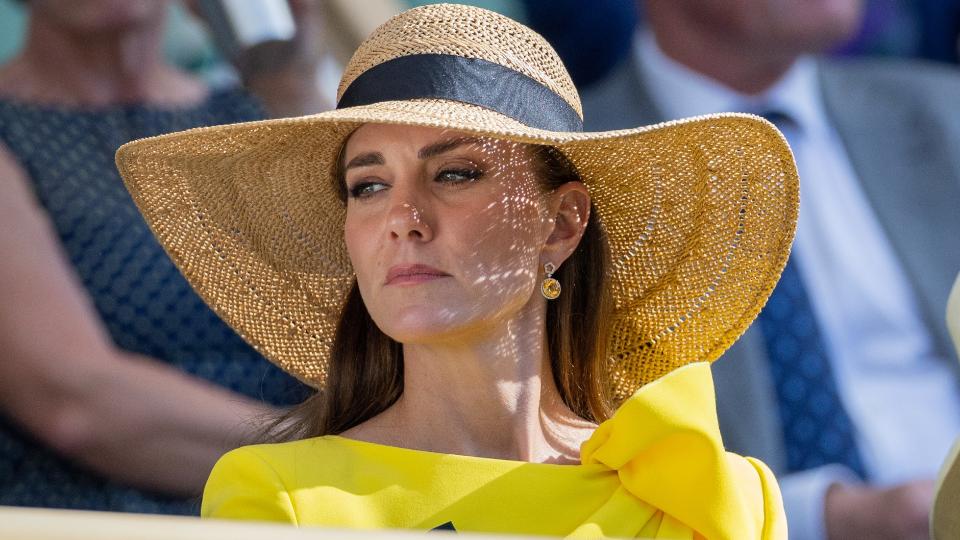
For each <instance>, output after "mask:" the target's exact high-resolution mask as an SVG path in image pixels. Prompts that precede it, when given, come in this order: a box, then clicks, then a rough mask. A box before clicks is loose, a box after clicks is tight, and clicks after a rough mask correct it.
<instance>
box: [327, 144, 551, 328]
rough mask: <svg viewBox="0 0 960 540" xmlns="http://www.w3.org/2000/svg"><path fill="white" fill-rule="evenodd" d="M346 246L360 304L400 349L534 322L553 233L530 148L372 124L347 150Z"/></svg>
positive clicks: (345, 186) (345, 176) (539, 302)
mask: <svg viewBox="0 0 960 540" xmlns="http://www.w3.org/2000/svg"><path fill="white" fill-rule="evenodd" d="M343 160H344V163H345V174H344V184H345V185H344V188H345V191H346V193H347V215H346V225H345V238H346V243H347V248H348V252H349V254H350V258H351V261H352V263H353V266H354V269H355V271H356V274H357V282H358V285H359V288H360V292H361V296H362V297H363V300H364V303H365V305H366V306H367V309H368V310H369V312H370V315H371V317H372V318H373V320H374V321H375V322H376V323H377V325H378V326H379V327H380V328H381V329H382V330H383V331H384V332H385V333H386V334H387V335H389V336H390V337H392V338H393V339H395V340H397V341H399V342H401V343H424V342H429V341H432V340H445V339H449V337H450V336H453V335H456V336H459V338H463V337H464V336H468V335H471V334H475V333H483V332H489V331H490V329H491V328H492V327H493V326H501V327H502V326H503V325H505V324H507V323H508V322H509V321H510V320H511V319H514V318H516V317H519V316H521V314H523V315H525V316H531V315H532V313H529V308H527V305H528V304H529V303H530V302H531V299H533V301H534V302H537V303H538V305H541V307H540V309H541V310H542V309H543V308H542V304H541V301H542V299H536V298H535V297H534V295H533V293H534V292H535V291H536V290H537V288H536V284H537V279H538V275H539V274H540V273H541V272H540V271H539V268H540V267H541V266H542V262H541V260H540V259H541V251H542V249H543V245H544V242H545V240H546V236H547V233H548V226H549V224H550V218H549V210H548V208H547V204H546V201H547V197H546V191H545V189H544V188H543V187H542V182H541V181H540V179H539V178H538V176H537V167H536V166H535V163H534V161H533V157H532V153H531V151H530V149H529V147H528V146H527V145H524V144H520V143H513V142H505V141H500V140H496V139H490V138H483V137H475V136H472V135H470V134H466V133H461V132H455V131H449V130H439V129H432V128H418V127H404V126H383V125H367V126H363V127H362V128H360V129H358V130H357V131H356V132H355V133H354V135H353V136H352V137H351V139H350V141H348V143H347V146H346V149H345V152H344V156H343Z"/></svg>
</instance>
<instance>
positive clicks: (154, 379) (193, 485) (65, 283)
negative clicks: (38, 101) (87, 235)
mask: <svg viewBox="0 0 960 540" xmlns="http://www.w3.org/2000/svg"><path fill="white" fill-rule="evenodd" d="M24 175H25V173H24V172H23V170H22V169H21V168H20V166H19V165H18V164H17V163H16V162H15V160H14V159H13V158H12V157H11V156H10V155H9V153H7V152H6V151H5V149H4V148H2V147H0V260H2V263H0V409H2V411H3V413H4V414H5V415H6V416H8V417H9V418H11V419H12V420H14V421H15V422H17V423H18V424H19V425H21V426H23V427H24V428H25V429H26V430H28V431H29V432H30V433H32V434H34V435H35V436H36V437H38V438H39V439H40V440H41V441H42V442H44V443H45V444H47V445H49V446H51V447H53V448H54V449H56V450H57V451H59V452H60V453H61V454H62V455H64V456H66V457H68V458H70V459H73V460H76V461H77V462H79V463H81V464H83V465H86V466H87V467H89V468H91V469H93V470H95V471H97V472H99V473H101V474H103V475H105V476H107V477H109V478H111V479H113V480H116V481H119V482H123V483H126V484H129V485H133V486H137V487H140V488H145V489H150V490H155V491H160V492H164V493H168V494H174V495H195V494H198V493H200V491H201V489H202V487H203V484H204V481H205V480H206V478H207V475H208V473H209V471H210V469H211V468H212V466H213V464H214V462H215V461H216V460H217V458H218V457H219V456H220V455H221V454H223V453H224V452H225V451H227V450H229V449H231V448H234V447H236V446H237V445H239V444H241V443H243V442H245V440H247V439H248V438H249V436H250V435H251V434H252V433H254V432H255V431H256V429H257V426H256V425H255V423H254V420H255V419H256V417H257V416H258V415H261V414H262V413H265V412H267V410H268V409H266V408H265V407H263V406H262V405H260V404H258V403H257V402H255V401H253V400H250V399H248V398H246V397H244V396H240V395H238V394H234V393H232V392H229V391H226V390H223V389H221V388H218V387H216V386H214V385H212V384H210V383H208V382H205V381H202V380H200V379H196V378H193V377H191V376H188V375H187V374H185V373H182V372H180V371H178V370H177V369H175V368H173V367H171V366H169V365H166V364H161V363H159V362H157V361H154V360H151V359H149V358H145V357H142V356H139V355H135V354H130V353H127V352H124V351H121V350H119V349H118V348H117V347H116V346H114V344H113V343H112V342H111V339H110V337H109V336H108V334H107V332H106V330H105V328H104V327H103V325H102V323H101V322H100V320H99V317H98V316H97V314H96V312H95V311H94V309H93V307H92V305H91V302H90V299H89V298H88V297H87V296H86V294H85V291H84V290H83V289H82V287H81V285H80V284H79V280H78V278H77V277H76V275H75V274H74V273H73V271H72V268H70V266H69V264H68V262H67V261H66V258H65V256H64V255H63V253H62V251H61V247H60V245H59V242H58V240H57V239H56V236H55V234H54V232H53V230H52V226H51V224H50V223H49V220H48V218H47V216H46V214H45V213H44V211H43V210H42V209H41V208H40V207H39V205H38V204H37V203H36V201H35V199H34V197H33V194H32V193H31V191H30V189H29V187H28V184H27V179H26V177H25V176H24Z"/></svg>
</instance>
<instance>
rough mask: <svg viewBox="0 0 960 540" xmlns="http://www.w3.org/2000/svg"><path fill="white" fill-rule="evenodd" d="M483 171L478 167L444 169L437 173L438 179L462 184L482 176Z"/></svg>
mask: <svg viewBox="0 0 960 540" xmlns="http://www.w3.org/2000/svg"><path fill="white" fill-rule="evenodd" d="M481 174H483V173H482V171H479V170H477V169H443V170H441V171H440V172H438V173H437V181H438V182H443V183H449V184H462V183H465V182H470V181H472V180H476V179H477V178H480V175H481Z"/></svg>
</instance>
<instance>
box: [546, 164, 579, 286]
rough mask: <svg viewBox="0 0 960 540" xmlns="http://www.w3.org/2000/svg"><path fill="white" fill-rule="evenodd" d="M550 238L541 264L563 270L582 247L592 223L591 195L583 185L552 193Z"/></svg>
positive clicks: (566, 187) (559, 189) (572, 184)
mask: <svg viewBox="0 0 960 540" xmlns="http://www.w3.org/2000/svg"><path fill="white" fill-rule="evenodd" d="M548 207H549V211H550V216H549V217H550V218H552V219H550V220H549V221H548V236H547V240H546V243H545V244H544V246H543V250H542V252H541V253H540V258H541V259H542V260H541V261H540V262H541V264H543V263H547V262H550V263H553V264H554V265H555V266H557V267H559V266H560V264H561V263H563V262H564V261H566V260H567V257H569V256H570V254H572V253H573V251H574V250H575V249H577V246H578V245H579V244H580V238H582V237H583V232H584V231H585V230H586V229H587V223H589V222H590V193H589V192H588V191H587V187H586V186H584V185H583V184H582V183H580V182H567V183H566V184H563V185H562V186H560V187H558V188H557V189H556V190H554V191H553V193H551V194H550V200H549V204H548Z"/></svg>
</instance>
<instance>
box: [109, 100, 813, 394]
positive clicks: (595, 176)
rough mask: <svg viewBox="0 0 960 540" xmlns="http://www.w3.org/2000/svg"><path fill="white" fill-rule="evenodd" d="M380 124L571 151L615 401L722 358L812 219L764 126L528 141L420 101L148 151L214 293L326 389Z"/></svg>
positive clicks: (149, 209) (717, 125) (540, 136)
mask: <svg viewBox="0 0 960 540" xmlns="http://www.w3.org/2000/svg"><path fill="white" fill-rule="evenodd" d="M365 123H389V124H406V125H417V126H432V127H438V128H448V129H453V130H458V131H464V132H469V133H474V134H478V135H482V136H488V137H493V138H497V139H504V140H509V141H515V142H520V143H532V144H548V145H553V146H556V147H557V148H559V149H561V150H562V151H563V152H564V154H566V156H567V157H568V158H569V159H570V160H571V161H572V162H573V163H574V164H575V165H576V167H577V170H578V171H579V172H580V174H581V176H582V178H583V180H584V183H585V184H586V185H587V187H588V189H589V191H590V194H591V197H592V199H593V201H594V204H595V205H596V208H597V212H598V214H599V218H600V221H601V223H602V225H603V227H604V230H605V231H606V234H607V237H608V240H609V244H610V248H611V260H612V262H613V264H612V267H611V272H612V273H611V285H612V294H613V298H614V299H615V304H616V308H615V313H614V315H613V320H612V321H611V323H612V329H613V331H612V333H611V338H610V341H609V344H608V345H609V348H608V350H609V353H610V355H609V361H610V363H611V381H610V383H611V385H612V386H613V389H614V394H615V396H616V398H617V399H618V400H619V399H623V398H625V397H628V396H629V395H630V394H631V393H633V392H634V391H635V390H636V389H638V388H639V387H640V386H642V385H643V384H644V383H646V382H649V381H651V380H654V379H656V378H657V377H660V376H661V375H663V374H665V373H667V372H669V371H671V370H672V369H674V368H676V367H678V366H681V365H684V364H688V363H691V362H698V361H712V360H714V359H716V358H717V357H719V356H720V355H721V354H722V352H723V351H724V350H725V349H726V348H727V347H729V346H730V345H731V344H732V343H733V342H734V341H735V340H736V339H737V338H738V337H739V336H740V335H741V334H742V333H743V332H744V331H745V330H746V328H747V327H748V325H749V324H750V322H751V321H752V320H753V319H754V318H755V317H756V315H757V314H758V313H759V311H760V309H761V307H762V306H763V304H764V303H765V302H766V299H767V297H768V296H769V294H770V292H771V291H772V290H773V287H774V285H775V283H776V281H777V279H778V277H779V275H780V272H781V270H782V269H783V266H784V264H785V263H786V260H787V257H788V255H789V251H790V245H791V242H792V239H793V234H794V229H795V225H796V218H797V207H798V183H797V172H796V166H795V164H794V161H793V156H792V154H791V152H790V149H789V147H788V146H787V144H786V141H785V140H784V138H783V136H782V135H781V134H780V132H779V131H777V130H776V128H774V127H773V125H772V124H770V123H769V122H767V121H765V120H763V119H761V118H758V117H755V116H750V115H742V114H722V115H713V116H705V117H698V118H692V119H687V120H682V121H676V122H668V123H663V124H658V125H654V126H648V127H642V128H637V129H631V130H620V131H613V132H601V133H562V132H550V131H542V130H537V129H533V128H529V127H527V126H524V125H523V124H520V123H519V122H517V121H515V120H512V119H510V118H508V117H506V116H503V115H500V114H498V113H495V112H491V111H489V110H487V109H483V108H481V107H477V106H474V105H468V104H463V103H459V102H451V101H444V100H410V101H396V102H384V103H377V104H375V105H368V106H359V107H352V108H345V109H339V110H334V111H329V112H324V113H321V114H317V115H313V116H306V117H300V118H292V119H279V120H266V121H260V122H250V123H243V124H233V125H227V126H215V127H208V128H198V129H193V130H189V131H185V132H180V133H173V134H169V135H163V136H159V137H153V138H148V139H141V140H138V141H133V142H131V143H128V144H125V145H124V146H123V147H121V148H120V149H119V150H118V152H117V165H118V167H119V169H120V172H121V175H122V176H123V178H124V181H125V183H126V185H127V187H128V189H129V191H130V193H131V195H132V197H133V199H134V201H135V202H136V204H137V206H138V207H139V208H140V210H141V212H142V213H143V215H144V216H145V218H146V220H147V223H148V224H149V225H150V227H151V229H152V230H153V232H154V234H155V235H156V236H157V238H158V239H159V240H160V243H161V244H162V245H163V246H164V248H165V249H166V250H167V252H168V253H169V254H170V257H171V258H172V259H173V261H174V262H175V263H176V265H177V266H178V267H179V268H180V270H181V272H182V273H183V274H184V276H186V278H187V279H188V280H189V282H190V283H191V284H192V285H193V287H194V288H195V289H196V290H197V292H198V293H199V294H200V296H201V297H202V298H203V299H204V300H205V301H206V302H207V303H208V304H209V305H210V307H211V308H213V310H214V311H216V312H217V313H218V314H219V315H220V316H221V317H222V318H223V319H224V320H225V321H226V322H227V323H228V324H229V325H230V326H232V327H233V328H234V329H236V330H237V332H238V333H239V334H240V335H241V336H243V338H244V339H246V340H247V341H248V342H249V343H250V344H251V345H253V346H254V347H255V348H256V349H257V350H258V351H260V352H261V353H262V354H263V355H264V356H266V357H267V358H268V359H270V360H271V361H273V362H274V363H276V364H277V365H278V366H280V367H281V368H282V369H284V370H286V371H288V372H290V373H292V374H293V375H295V376H296V377H298V378H299V379H300V380H302V381H304V382H306V383H308V384H310V385H312V386H314V387H316V388H320V387H322V386H323V384H324V380H325V377H326V370H327V364H328V361H327V360H328V359H327V357H328V354H329V350H330V345H331V343H332V339H333V335H334V332H335V329H336V326H337V322H338V320H339V317H340V310H341V307H342V304H343V300H344V298H345V294H346V292H347V290H348V288H349V286H350V285H351V283H352V281H353V270H352V268H351V266H350V262H349V260H348V257H347V253H346V249H345V246H344V242H343V220H344V207H343V204H342V203H341V202H340V200H339V198H338V197H337V193H336V190H335V188H334V185H333V182H332V175H333V172H334V167H335V160H336V159H337V157H338V155H339V151H340V147H341V146H342V144H343V141H344V140H345V138H346V137H347V136H349V134H350V133H352V132H353V131H354V130H355V129H356V128H357V127H359V126H360V125H362V124H365Z"/></svg>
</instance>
